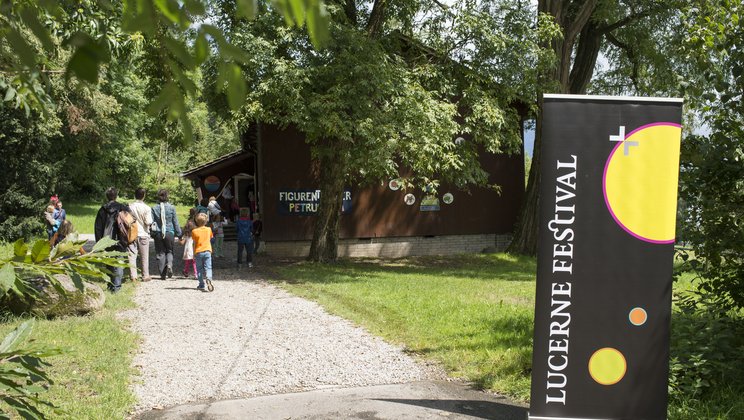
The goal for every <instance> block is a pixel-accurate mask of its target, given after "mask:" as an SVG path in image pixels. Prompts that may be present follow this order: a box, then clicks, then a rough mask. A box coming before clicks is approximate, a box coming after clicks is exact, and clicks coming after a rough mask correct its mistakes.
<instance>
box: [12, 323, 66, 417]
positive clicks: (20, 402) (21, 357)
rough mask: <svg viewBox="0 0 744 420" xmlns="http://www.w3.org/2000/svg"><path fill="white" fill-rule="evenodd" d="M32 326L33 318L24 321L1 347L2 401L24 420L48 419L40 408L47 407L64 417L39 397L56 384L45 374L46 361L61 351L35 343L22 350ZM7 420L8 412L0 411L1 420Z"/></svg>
mask: <svg viewBox="0 0 744 420" xmlns="http://www.w3.org/2000/svg"><path fill="white" fill-rule="evenodd" d="M33 327H34V320H33V319H30V320H28V321H26V322H24V323H23V324H21V325H20V326H19V327H18V328H16V329H15V330H14V331H13V332H11V333H10V334H8V335H7V336H6V337H5V339H4V340H3V342H2V343H1V344H0V400H2V401H3V402H5V403H6V404H7V405H8V407H10V408H11V409H12V410H14V411H15V412H16V414H18V415H19V416H21V417H23V418H24V419H44V418H46V416H45V415H44V413H42V412H41V411H40V410H39V408H40V407H48V408H49V409H51V410H52V412H53V413H54V414H58V415H59V414H63V412H62V411H61V410H60V409H59V408H57V407H56V406H54V404H52V403H50V402H48V401H45V400H43V399H41V398H40V397H39V395H40V394H41V393H43V392H44V391H46V389H47V388H48V387H49V385H51V384H53V382H52V380H51V379H50V378H49V377H48V376H47V375H46V373H45V372H44V368H45V367H47V366H49V363H47V362H45V361H44V360H43V359H44V358H45V357H50V356H55V355H58V354H61V353H62V352H61V350H59V349H45V348H40V347H37V346H34V345H33V344H32V345H30V346H28V347H22V345H23V344H25V343H26V341H27V340H28V338H29V336H30V335H31V332H32V330H33ZM30 341H31V342H32V341H33V340H30ZM8 418H10V417H9V416H8V413H6V412H5V411H4V409H3V408H0V419H8Z"/></svg>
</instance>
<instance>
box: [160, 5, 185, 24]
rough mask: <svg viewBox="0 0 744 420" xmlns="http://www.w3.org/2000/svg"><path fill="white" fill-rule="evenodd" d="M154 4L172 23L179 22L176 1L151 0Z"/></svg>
mask: <svg viewBox="0 0 744 420" xmlns="http://www.w3.org/2000/svg"><path fill="white" fill-rule="evenodd" d="M153 3H154V4H155V6H156V7H157V8H158V9H159V10H160V12H161V13H163V16H165V17H166V18H168V20H170V21H171V22H173V23H179V24H180V23H181V19H180V13H179V7H178V3H177V2H176V1H175V0H153Z"/></svg>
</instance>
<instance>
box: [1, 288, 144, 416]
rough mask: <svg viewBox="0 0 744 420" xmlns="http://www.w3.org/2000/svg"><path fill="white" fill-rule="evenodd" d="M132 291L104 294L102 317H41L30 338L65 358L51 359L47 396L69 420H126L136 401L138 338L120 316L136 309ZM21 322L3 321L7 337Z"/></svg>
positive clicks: (2, 325) (98, 314)
mask: <svg viewBox="0 0 744 420" xmlns="http://www.w3.org/2000/svg"><path fill="white" fill-rule="evenodd" d="M133 293H134V287H133V285H132V284H131V283H126V284H125V285H124V287H122V289H121V292H120V293H118V294H115V295H111V294H108V293H107V294H106V304H105V306H104V309H103V310H102V311H100V312H99V313H96V314H94V315H91V316H84V317H66V318H60V319H54V320H43V319H39V320H38V321H37V323H36V326H35V327H34V331H33V334H32V336H31V338H32V339H33V340H35V342H36V343H37V344H40V345H43V346H46V347H58V348H62V349H64V350H65V352H64V354H62V355H59V356H55V357H51V358H49V359H47V361H48V362H50V363H51V364H52V366H51V367H50V368H48V369H47V372H48V374H49V376H50V378H52V380H53V381H54V385H52V386H51V387H50V389H49V390H48V391H47V392H46V393H45V395H44V396H43V398H44V399H46V400H49V401H51V402H52V403H54V404H55V405H57V406H59V407H60V408H61V409H63V410H64V411H65V412H66V414H65V418H71V419H123V418H126V417H127V416H128V413H129V411H130V410H131V407H132V406H133V405H134V403H135V396H134V395H133V393H132V392H131V390H130V386H129V385H130V383H131V381H132V378H133V377H134V375H135V373H136V372H135V371H134V370H133V368H132V357H133V355H134V351H135V350H136V347H137V336H136V335H135V334H134V333H132V332H130V331H128V330H127V329H126V328H125V325H123V321H121V320H119V318H118V317H117V313H118V312H119V311H122V310H125V309H131V308H134V306H135V305H134V302H133V300H132V296H133ZM21 322H23V319H22V318H6V319H5V320H3V322H0V336H4V335H5V334H7V333H8V332H10V331H11V330H13V329H14V328H16V327H17V326H18V325H19V324H20V323H21Z"/></svg>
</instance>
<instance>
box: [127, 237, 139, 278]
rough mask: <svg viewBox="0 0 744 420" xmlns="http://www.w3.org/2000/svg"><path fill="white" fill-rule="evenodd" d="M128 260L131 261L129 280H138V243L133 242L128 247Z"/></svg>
mask: <svg viewBox="0 0 744 420" xmlns="http://www.w3.org/2000/svg"><path fill="white" fill-rule="evenodd" d="M127 259H128V260H129V278H130V279H132V281H135V280H137V242H136V241H135V242H132V243H131V244H129V246H128V247H127Z"/></svg>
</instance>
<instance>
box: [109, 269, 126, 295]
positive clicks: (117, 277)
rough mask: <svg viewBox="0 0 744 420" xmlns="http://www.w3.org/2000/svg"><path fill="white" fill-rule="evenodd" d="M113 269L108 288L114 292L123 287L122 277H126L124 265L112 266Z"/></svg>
mask: <svg viewBox="0 0 744 420" xmlns="http://www.w3.org/2000/svg"><path fill="white" fill-rule="evenodd" d="M109 270H111V281H110V282H109V285H108V289H109V290H110V291H112V292H114V293H116V292H118V291H119V289H121V278H122V277H124V267H112V266H109Z"/></svg>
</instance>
